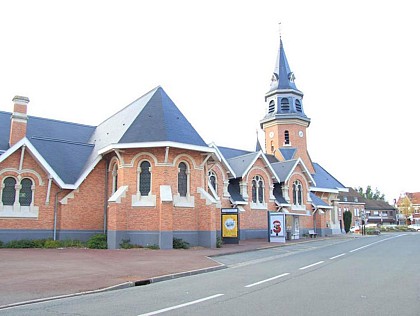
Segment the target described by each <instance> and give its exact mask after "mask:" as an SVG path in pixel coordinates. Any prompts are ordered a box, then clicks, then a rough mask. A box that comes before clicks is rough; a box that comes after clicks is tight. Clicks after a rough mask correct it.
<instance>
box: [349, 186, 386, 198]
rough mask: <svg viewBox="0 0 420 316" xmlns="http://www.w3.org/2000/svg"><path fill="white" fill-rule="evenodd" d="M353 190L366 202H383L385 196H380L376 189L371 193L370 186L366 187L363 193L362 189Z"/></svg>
mask: <svg viewBox="0 0 420 316" xmlns="http://www.w3.org/2000/svg"><path fill="white" fill-rule="evenodd" d="M355 190H356V191H357V192H359V194H360V195H361V196H363V197H364V198H365V199H368V200H380V201H385V194H382V193H381V192H380V191H379V190H378V188H376V189H375V192H373V190H372V187H371V186H370V185H368V186H367V187H366V190H365V191H364V190H363V188H362V187H358V188H357V189H356V188H355Z"/></svg>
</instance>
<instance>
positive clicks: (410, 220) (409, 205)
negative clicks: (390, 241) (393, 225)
mask: <svg viewBox="0 0 420 316" xmlns="http://www.w3.org/2000/svg"><path fill="white" fill-rule="evenodd" d="M396 206H397V208H398V213H399V214H398V220H399V222H400V223H406V224H420V192H405V193H403V194H401V196H400V197H399V198H398V200H397V203H396Z"/></svg>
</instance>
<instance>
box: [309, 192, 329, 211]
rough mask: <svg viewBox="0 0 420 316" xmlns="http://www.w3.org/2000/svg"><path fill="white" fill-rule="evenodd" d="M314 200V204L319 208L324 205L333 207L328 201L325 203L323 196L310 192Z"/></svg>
mask: <svg viewBox="0 0 420 316" xmlns="http://www.w3.org/2000/svg"><path fill="white" fill-rule="evenodd" d="M309 195H310V197H311V200H312V204H313V205H314V206H315V207H317V208H323V207H331V206H330V205H328V204H327V203H325V202H324V201H323V200H322V199H321V198H319V197H317V196H316V195H315V194H314V193H312V192H311V193H310V194H309Z"/></svg>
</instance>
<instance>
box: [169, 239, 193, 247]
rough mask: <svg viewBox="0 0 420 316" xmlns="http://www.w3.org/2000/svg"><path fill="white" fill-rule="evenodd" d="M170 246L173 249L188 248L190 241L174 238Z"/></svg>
mask: <svg viewBox="0 0 420 316" xmlns="http://www.w3.org/2000/svg"><path fill="white" fill-rule="evenodd" d="M172 246H173V248H174V249H188V248H190V243H189V242H186V241H185V240H182V239H181V238H174V239H173V242H172Z"/></svg>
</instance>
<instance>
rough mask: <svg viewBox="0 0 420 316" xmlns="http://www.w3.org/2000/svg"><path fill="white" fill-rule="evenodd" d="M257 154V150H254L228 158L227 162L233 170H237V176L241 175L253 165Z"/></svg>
mask: <svg viewBox="0 0 420 316" xmlns="http://www.w3.org/2000/svg"><path fill="white" fill-rule="evenodd" d="M257 155H258V153H257V152H252V153H249V154H245V155H242V156H237V157H234V158H231V159H228V160H227V162H228V164H229V166H230V167H231V168H232V170H233V172H235V174H236V176H237V177H241V176H242V175H243V174H244V173H245V171H246V170H247V168H248V167H249V166H250V165H251V162H252V161H253V160H254V159H255V157H256V156H257Z"/></svg>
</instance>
